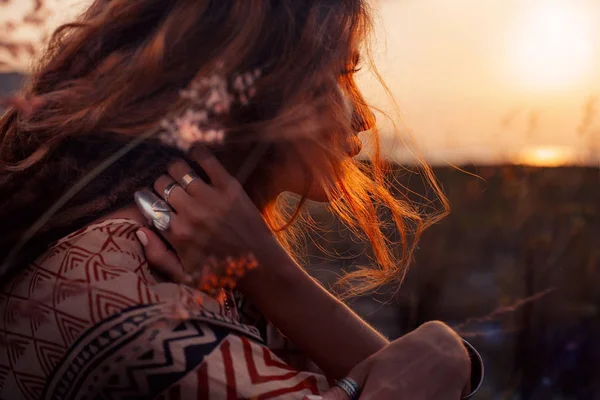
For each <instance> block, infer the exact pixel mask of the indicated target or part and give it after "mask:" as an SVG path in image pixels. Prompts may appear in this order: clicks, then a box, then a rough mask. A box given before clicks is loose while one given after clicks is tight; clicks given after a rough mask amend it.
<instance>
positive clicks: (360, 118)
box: [352, 103, 377, 133]
mask: <svg viewBox="0 0 600 400" xmlns="http://www.w3.org/2000/svg"><path fill="white" fill-rule="evenodd" d="M376 121H377V118H376V117H375V114H373V111H371V109H370V108H369V106H367V105H366V104H364V103H361V104H355V105H354V110H353V112H352V129H354V130H355V131H356V132H357V133H358V132H364V131H368V130H369V129H373V127H374V126H375V123H376Z"/></svg>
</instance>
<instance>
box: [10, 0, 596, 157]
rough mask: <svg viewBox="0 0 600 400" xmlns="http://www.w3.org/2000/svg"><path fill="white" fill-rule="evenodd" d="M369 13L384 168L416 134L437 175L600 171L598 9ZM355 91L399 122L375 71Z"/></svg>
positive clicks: (421, 5)
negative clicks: (526, 167)
mask: <svg viewBox="0 0 600 400" xmlns="http://www.w3.org/2000/svg"><path fill="white" fill-rule="evenodd" d="M85 1H86V0H51V2H53V3H60V2H63V3H65V4H69V6H68V7H66V8H65V11H66V12H64V13H61V16H64V15H68V13H69V10H73V8H72V7H71V5H72V4H77V3H79V4H81V3H85ZM11 2H12V4H13V7H14V9H15V10H16V8H19V7H20V8H26V7H27V4H29V3H32V1H31V0H11ZM9 3H10V2H9ZM374 4H375V5H376V9H377V11H378V12H377V32H376V33H377V35H376V39H375V61H376V64H377V65H378V67H379V69H380V71H381V72H382V74H383V76H384V78H385V81H386V83H387V84H388V86H389V88H390V89H391V91H392V93H393V96H394V97H395V99H396V100H397V102H398V104H399V106H400V107H399V111H400V113H401V115H402V121H403V123H402V128H401V129H400V130H399V131H397V132H394V129H393V128H392V127H391V126H390V124H389V123H387V122H385V119H384V118H383V117H380V118H379V120H380V126H381V127H382V131H383V133H384V135H385V138H386V143H387V144H388V146H386V149H387V150H388V156H390V157H392V158H396V159H399V160H404V159H406V154H407V153H406V151H404V150H403V147H404V146H403V145H402V141H401V140H400V139H401V138H403V137H406V132H407V130H410V131H411V132H412V135H413V137H414V138H415V141H416V143H417V144H418V148H419V149H420V150H421V151H422V152H423V153H424V154H425V155H426V157H427V159H428V160H429V161H431V162H434V163H443V162H446V161H448V162H458V163H464V162H470V161H477V162H496V161H503V160H509V161H524V162H528V163H541V164H548V165H553V164H561V163H563V162H569V161H570V160H575V161H577V160H582V159H585V161H586V162H587V163H591V164H597V163H598V162H600V159H599V158H598V154H600V116H598V118H594V117H595V110H598V111H600V1H599V0H375V1H374ZM2 10H4V9H2ZM14 12H15V13H18V12H17V11H14ZM2 13H4V11H2V12H0V14H2ZM7 15H8V14H7V13H4V15H3V16H0V23H2V22H3V21H2V20H3V19H5V18H7ZM1 57H2V54H0V58H1ZM360 83H361V86H362V87H363V90H364V91H365V92H366V94H367V97H368V99H369V100H370V101H371V102H372V103H374V104H376V105H379V106H381V107H382V108H383V109H384V110H386V111H387V112H388V113H391V114H393V113H394V108H393V107H391V105H390V103H389V102H388V101H386V100H385V97H384V96H383V95H382V91H381V90H380V89H378V87H379V86H378V85H377V84H376V83H375V82H373V78H372V77H371V76H370V75H369V74H368V71H365V72H364V73H361V74H360ZM596 99H597V100H596ZM586 110H587V111H586ZM586 113H587V115H586ZM394 119H395V120H396V121H399V119H398V118H397V117H394ZM593 146H595V149H593V148H592V147H593Z"/></svg>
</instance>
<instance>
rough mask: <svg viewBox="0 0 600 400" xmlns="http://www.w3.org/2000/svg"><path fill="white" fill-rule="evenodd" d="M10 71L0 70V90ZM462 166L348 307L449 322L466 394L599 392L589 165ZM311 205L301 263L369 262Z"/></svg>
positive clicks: (331, 272)
mask: <svg viewBox="0 0 600 400" xmlns="http://www.w3.org/2000/svg"><path fill="white" fill-rule="evenodd" d="M20 81H21V78H20V77H19V76H18V75H7V74H4V75H2V74H0V94H2V93H4V94H6V93H9V92H10V91H12V90H15V89H16V88H18V86H19V85H20ZM465 169H466V170H467V172H469V173H472V174H474V175H476V176H473V175H471V174H468V173H466V172H461V171H459V170H457V169H455V168H450V167H440V168H435V173H436V175H437V177H438V178H439V180H440V181H441V183H442V185H443V187H444V190H445V192H446V194H447V195H448V197H449V199H450V202H451V205H452V214H451V215H450V216H449V217H448V218H446V219H445V220H444V221H443V222H441V223H439V224H438V225H435V226H433V227H431V228H430V229H429V230H428V231H427V232H426V233H425V234H424V236H423V238H422V240H421V242H420V245H419V250H418V251H417V253H416V262H415V264H414V265H413V266H412V267H411V269H410V272H409V273H408V276H407V278H406V280H405V283H404V285H403V286H402V288H401V289H400V290H399V291H398V292H397V293H394V291H393V288H383V289H382V290H381V293H380V294H378V295H375V296H369V297H364V298H359V299H355V300H353V301H351V305H352V307H353V308H354V309H355V310H356V311H357V312H358V313H359V314H360V315H362V316H363V317H364V318H366V319H367V320H368V321H369V322H370V323H372V324H373V325H374V326H375V327H376V328H377V329H379V330H380V331H382V332H383V333H384V334H386V335H387V336H388V337H390V338H395V337H398V336H400V335H402V334H403V333H405V332H408V331H410V330H412V329H414V328H416V327H417V326H419V325H420V324H422V323H423V322H425V321H428V320H432V319H437V320H442V321H444V322H446V323H448V324H450V325H451V326H453V327H455V328H456V329H457V330H458V331H459V332H460V333H461V334H462V335H463V336H464V337H465V338H467V339H468V340H470V341H471V342H472V343H473V344H474V345H475V346H476V347H477V348H478V349H479V350H480V351H481V353H482V356H483V357H484V360H485V366H486V370H487V371H486V380H485V384H484V387H483V388H482V389H481V391H480V393H479V394H478V395H477V396H476V399H527V400H529V399H532V400H537V399H544V400H546V399H586V400H587V399H600V344H599V343H598V339H600V289H599V286H600V243H599V238H600V169H599V168H526V167H519V166H493V167H490V166H486V167H475V166H466V167H465ZM403 171H404V170H402V169H398V170H397V174H398V176H397V177H398V179H399V180H400V181H401V182H403V183H405V184H406V185H407V186H408V187H409V188H411V189H413V190H415V191H417V192H420V193H424V192H425V189H424V188H423V186H422V185H421V183H420V180H418V179H412V180H409V179H408V177H407V176H410V174H406V173H405V172H403ZM310 210H311V214H312V216H313V218H314V219H315V220H316V222H317V223H318V224H320V225H322V226H324V227H326V228H327V231H326V232H320V233H319V234H314V233H313V234H309V235H307V245H306V247H307V250H308V257H307V259H306V261H307V264H308V268H309V270H310V271H311V273H313V274H314V275H315V276H317V277H318V278H319V279H320V280H321V281H323V282H324V283H326V284H329V283H331V282H332V281H334V280H335V277H336V275H337V274H339V273H340V271H341V269H343V268H344V269H348V268H352V266H353V265H356V264H360V263H365V262H367V261H368V258H367V255H368V249H367V248H366V247H365V246H364V244H361V243H360V242H356V241H354V240H353V237H352V235H350V234H349V233H348V232H347V231H346V230H345V229H344V228H343V227H342V226H341V224H340V223H339V222H338V221H336V220H335V218H333V217H332V215H331V214H330V213H329V212H328V211H327V210H326V208H325V207H323V206H319V205H311V206H310ZM317 245H321V246H323V247H325V248H326V249H327V250H328V251H335V252H336V253H337V254H339V255H340V257H338V258H337V259H333V258H332V257H331V255H327V254H324V253H323V252H322V251H320V250H319V249H318V246H317ZM432 379H434V378H432Z"/></svg>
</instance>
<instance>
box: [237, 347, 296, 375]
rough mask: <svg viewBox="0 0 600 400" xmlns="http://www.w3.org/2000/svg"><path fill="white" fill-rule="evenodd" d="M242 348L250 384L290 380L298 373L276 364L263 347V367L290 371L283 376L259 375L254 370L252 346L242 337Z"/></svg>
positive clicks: (288, 367) (287, 366)
mask: <svg viewBox="0 0 600 400" xmlns="http://www.w3.org/2000/svg"><path fill="white" fill-rule="evenodd" d="M240 339H241V341H242V344H243V347H244V356H245V358H246V366H247V367H248V375H249V376H250V380H251V381H252V383H254V384H256V383H265V382H269V381H284V380H287V379H291V378H293V377H294V376H296V375H298V374H299V372H298V371H294V370H293V369H292V368H291V367H290V366H289V365H287V364H282V363H281V362H277V361H275V360H273V359H272V358H271V354H270V352H269V350H268V349H267V348H265V347H263V359H264V361H265V365H267V366H270V367H273V366H275V367H280V368H282V369H285V370H291V372H288V373H287V374H283V375H260V373H259V372H258V369H257V368H256V364H255V363H254V356H253V353H252V345H251V344H250V341H249V340H248V339H246V338H244V337H242V338H240Z"/></svg>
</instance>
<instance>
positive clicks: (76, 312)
mask: <svg viewBox="0 0 600 400" xmlns="http://www.w3.org/2000/svg"><path fill="white" fill-rule="evenodd" d="M368 28H369V18H368V10H367V6H366V3H365V2H364V1H362V0H337V1H333V0H332V1H313V2H298V1H295V0H278V1H270V0H253V1H241V0H230V1H209V0H203V1H197V0H168V1H167V0H153V1H144V2H131V1H129V0H111V1H106V0H96V1H95V2H94V3H93V5H92V6H91V8H90V9H89V10H88V11H87V12H86V14H85V15H84V16H83V17H82V18H81V20H80V21H79V22H77V23H74V24H70V25H67V26H65V27H63V28H62V29H61V30H59V32H58V33H57V35H56V36H55V38H54V40H53V42H52V44H51V46H50V49H49V51H48V53H47V55H46V57H45V59H44V60H43V61H42V62H41V64H40V66H39V69H38V71H37V72H36V73H35V74H34V75H33V77H32V79H31V82H30V84H29V87H28V89H27V92H26V97H28V98H32V99H35V103H36V105H37V107H36V109H35V112H33V113H25V112H23V111H19V110H17V109H11V110H9V111H8V112H7V114H6V115H5V116H4V117H3V119H2V121H1V123H0V139H1V145H0V164H1V165H2V166H3V172H2V175H1V176H0V191H1V193H3V198H2V199H1V204H0V205H1V207H0V220H2V221H3V222H4V227H5V228H4V229H3V231H2V233H1V235H0V249H1V252H0V254H1V255H3V258H4V259H3V264H2V266H3V267H2V271H0V272H1V273H2V295H1V297H0V305H1V307H0V310H2V311H1V313H2V315H3V319H2V322H1V323H2V325H0V329H1V331H2V333H3V334H4V335H3V336H4V342H5V346H4V349H3V351H4V352H5V353H4V354H3V357H2V358H0V360H1V361H0V382H2V384H1V389H0V398H28V399H29V398H31V399H34V398H40V397H44V398H56V399H66V398H87V397H90V396H95V397H98V396H101V397H105V398H111V399H112V398H121V397H123V398H124V397H136V398H187V397H194V398H227V399H234V398H301V397H302V396H304V395H310V394H312V395H318V394H321V393H324V392H326V391H327V390H328V389H329V387H330V383H331V382H332V380H335V379H340V378H343V377H345V376H346V375H348V374H350V378H351V380H348V379H346V380H343V379H342V380H341V381H338V387H335V388H333V389H332V391H330V392H329V393H327V394H326V395H325V396H339V395H342V396H354V395H355V394H356V393H355V392H356V390H357V388H356V387H354V386H353V385H356V386H358V387H360V388H361V389H362V390H363V396H364V397H367V398H368V397H369V396H375V398H386V397H388V396H389V397H388V398H396V396H398V395H402V396H406V397H408V398H412V399H417V398H444V397H447V398H458V397H460V393H462V392H465V393H466V389H467V386H468V380H469V379H468V378H469V368H470V363H469V358H468V354H467V351H466V350H465V348H464V347H463V345H462V343H461V342H460V340H459V339H458V338H457V337H456V335H454V334H453V333H452V332H451V331H450V330H449V329H448V328H446V327H445V326H443V325H441V324H438V323H433V324H427V325H425V326H424V327H422V328H420V329H418V330H417V331H415V332H413V333H411V334H409V335H407V336H406V337H404V338H401V339H400V340H397V341H395V342H394V343H392V344H388V342H387V340H386V339H385V338H383V337H382V336H381V335H379V334H378V333H377V332H375V331H374V330H373V329H372V328H370V327H369V326H368V325H366V324H365V323H364V322H363V321H361V320H360V319H359V318H358V317H356V316H355V315H354V314H353V313H352V312H351V311H350V310H349V309H348V308H346V307H345V306H344V305H343V304H342V303H341V302H340V301H338V300H337V299H335V298H334V297H332V296H331V295H329V294H328V293H327V292H326V291H324V290H323V289H322V288H321V287H320V286H319V285H317V284H316V283H315V282H314V281H313V280H312V279H311V278H310V277H309V276H308V275H306V274H305V273H304V272H303V271H302V269H301V268H300V267H298V265H297V264H296V262H295V261H294V260H293V258H292V257H291V256H290V253H289V250H290V249H291V248H290V246H291V245H292V243H293V240H292V239H293V236H292V235H291V231H290V229H288V227H289V224H290V223H291V221H290V220H285V219H284V217H283V216H282V213H281V211H280V210H279V208H278V204H277V201H276V200H277V198H278V196H279V194H280V193H282V192H284V191H291V192H295V193H297V194H300V195H301V196H302V201H301V202H300V203H301V204H302V202H303V201H304V200H305V199H313V200H319V201H330V202H331V205H332V208H333V209H334V210H335V211H336V212H337V213H338V215H339V216H340V217H341V218H342V219H343V220H344V221H345V222H347V224H348V225H349V226H350V227H351V228H354V229H355V230H357V231H358V230H362V231H364V233H365V236H366V238H367V239H368V240H369V241H370V242H371V243H372V244H373V249H374V255H375V258H376V261H377V263H376V265H377V268H374V269H366V268H365V269H360V270H358V271H357V272H355V273H353V274H350V275H348V276H347V277H346V278H345V281H343V282H342V283H347V282H353V283H354V285H353V286H351V290H350V293H353V294H357V293H365V292H368V291H369V290H372V289H373V288H375V287H377V286H378V285H380V284H382V283H386V282H390V281H394V280H397V279H400V278H401V276H402V273H403V271H404V268H405V266H406V265H407V263H408V262H409V261H410V259H411V253H412V249H413V247H414V246H413V245H411V244H410V240H409V235H408V232H409V231H411V232H414V233H415V236H417V237H418V235H419V234H420V232H421V231H422V230H423V229H424V228H425V226H426V225H427V224H428V223H430V222H431V221H429V222H428V221H425V220H423V219H422V217H421V216H420V215H419V213H418V212H416V210H415V209H414V208H413V207H411V206H410V204H408V203H407V202H405V201H401V200H398V199H395V198H393V197H392V196H391V194H390V192H389V191H388V190H387V189H386V182H385V181H384V178H383V177H384V175H383V173H384V171H383V169H382V168H381V167H379V162H378V159H377V157H376V158H375V160H374V162H373V163H372V165H373V167H371V170H366V167H365V166H363V165H361V164H358V163H357V162H355V161H354V160H353V159H352V158H351V157H352V156H353V155H355V154H356V153H357V152H358V151H359V150H360V144H359V141H358V139H357V137H356V133H358V132H359V131H363V130H367V129H369V128H371V127H372V123H373V121H372V120H373V116H372V114H371V113H370V111H369V109H368V107H367V106H366V104H365V102H364V101H363V99H362V97H361V96H360V93H359V92H358V90H357V88H356V86H355V84H354V81H353V77H352V74H353V72H354V71H355V70H356V69H357V64H358V52H359V49H360V47H361V44H362V43H363V40H364V38H365V36H366V34H367V32H368ZM256 70H259V71H260V76H259V75H257V74H255V73H254V72H253V71H256ZM247 71H252V72H251V73H249V74H248V73H247ZM210 76H216V77H217V78H218V77H223V79H224V81H225V82H226V83H225V84H224V85H221V84H220V83H219V82H220V81H219V79H216V80H211V79H208V80H206V79H207V78H205V77H210ZM236 76H237V77H238V78H239V77H242V78H243V79H242V81H243V82H245V83H246V84H248V87H242V88H237V83H239V79H237V80H236V79H235V77H236ZM249 77H251V78H252V79H247V78H249ZM198 79H200V80H199V81H198ZM190 82H192V83H194V82H196V83H197V84H198V85H199V86H200V87H201V86H202V84H203V83H206V82H209V83H211V82H212V83H215V82H216V83H215V85H216V86H217V89H215V90H217V92H219V93H221V94H223V93H222V90H221V89H223V88H226V87H229V86H231V87H236V88H237V89H239V90H238V91H237V97H236V99H237V100H235V101H234V100H232V101H224V102H217V103H216V106H215V103H213V104H212V106H210V107H208V109H206V110H205V109H200V110H194V111H195V112H200V113H203V112H205V113H204V114H202V115H205V116H207V115H210V116H211V117H214V120H213V119H210V121H208V122H209V123H208V125H211V126H208V125H207V126H204V127H203V128H207V129H208V128H210V132H213V133H214V132H216V131H218V132H226V134H225V136H224V137H223V138H222V140H219V139H218V138H219V137H220V135H216V134H213V135H211V140H208V139H207V138H208V136H207V135H205V136H202V137H203V138H204V139H203V140H202V141H203V142H204V143H203V144H204V145H205V146H206V147H207V148H208V151H207V150H206V149H203V148H200V147H199V146H197V143H190V141H189V140H188V141H186V140H183V139H185V138H188V139H189V137H193V138H199V137H200V136H198V134H199V133H201V132H199V130H198V129H197V127H196V128H194V126H192V125H190V124H187V125H186V124H185V122H186V121H187V122H189V121H188V120H185V118H184V117H182V116H185V115H189V113H188V114H186V113H187V111H189V110H190V99H193V98H195V97H194V96H193V95H194V92H193V91H192V89H193V88H194V87H196V86H194V85H193V84H192V85H190ZM242 86H243V85H242ZM185 88H188V90H184V89H185ZM196 88H197V87H196ZM182 91H183V92H182ZM182 93H183V94H182ZM186 93H187V94H186ZM190 93H191V94H190ZM196 94H197V93H196ZM210 99H212V97H210V98H209V99H208V100H210ZM186 110H187V111H186ZM168 115H176V116H177V115H179V117H177V118H174V119H169V117H167V119H166V120H165V116H168ZM194 115H199V114H194ZM169 122H172V123H174V124H175V125H176V128H177V129H171V127H172V126H173V124H169ZM204 122H207V120H204ZM212 125H214V126H212ZM184 128H185V129H184ZM207 142H208V143H207ZM375 142H376V141H375ZM190 149H191V150H190ZM125 150H127V151H125ZM188 150H189V151H188ZM213 155H214V156H216V157H217V158H218V161H217V159H216V158H214V156H213ZM107 161H110V162H107ZM221 164H222V165H223V166H224V167H222V166H221ZM194 171H195V174H194V173H193V172H194ZM96 172H98V174H96ZM199 177H200V178H202V179H199ZM233 177H235V179H234V178H233ZM82 179H83V180H82ZM432 182H433V183H434V181H432ZM81 183H85V184H81ZM434 185H435V183H434ZM149 187H154V189H155V192H156V193H155V195H160V196H162V197H163V198H164V200H167V202H166V203H167V204H165V203H162V204H160V205H161V206H162V210H163V211H162V212H161V211H159V213H158V214H157V213H156V210H154V214H152V213H150V214H148V213H146V214H144V213H142V212H141V211H140V209H138V208H137V207H136V205H135V204H133V202H132V199H133V196H134V193H136V192H137V193H138V196H137V198H138V200H139V202H138V204H139V205H141V206H142V208H143V206H144V205H146V206H147V205H148V204H147V203H144V198H145V197H144V196H152V194H151V193H150V192H148V191H146V192H140V191H142V190H144V188H149ZM6 193H8V194H10V196H4V194H6ZM63 200H64V201H63ZM63 203H64V204H63ZM157 204H158V203H157ZM377 204H382V205H384V206H386V207H387V208H388V209H389V210H390V211H389V212H390V213H391V215H392V216H393V219H394V221H395V223H396V224H397V227H398V229H399V232H400V233H401V234H402V235H401V236H402V243H401V244H400V245H399V246H397V248H398V249H401V251H400V255H399V256H398V257H396V256H395V254H394V251H392V250H394V245H392V244H390V243H388V241H387V240H386V239H385V238H384V236H383V234H382V233H381V228H380V226H381V225H382V221H379V219H378V217H377V213H376V205H377ZM167 207H168V208H167ZM48 210H50V211H52V212H48ZM146 211H148V210H146ZM160 213H162V214H160ZM159 214H160V215H159ZM152 215H154V216H155V217H156V216H159V217H161V218H166V219H164V220H152V221H150V222H152V225H148V222H149V221H148V216H152ZM293 217H295V215H292V218H293ZM145 224H146V226H144V225H145ZM150 227H152V228H160V231H159V232H157V231H156V230H154V229H149V228H150ZM158 233H160V235H161V236H162V239H164V240H165V241H166V243H165V242H163V241H162V239H161V238H159V236H158V235H157V234H158ZM23 238H25V239H27V240H24V239H23ZM248 255H249V256H248ZM207 256H210V258H207ZM226 257H232V258H231V259H227V260H228V261H227V262H228V263H235V262H237V261H240V260H242V261H243V260H246V263H242V262H241V261H240V263H239V265H237V264H236V265H237V266H238V267H239V269H241V270H244V271H241V272H245V270H246V269H249V267H250V266H251V265H250V264H252V263H254V262H257V264H258V267H257V268H254V269H252V270H251V271H248V272H247V273H245V274H244V276H243V277H241V276H240V277H239V278H240V279H239V282H237V283H238V289H239V292H240V293H241V294H242V295H243V296H239V295H237V294H234V293H233V292H231V291H228V290H227V291H219V292H217V293H210V294H213V296H209V293H207V292H208V291H212V290H213V289H215V288H216V289H219V288H221V287H222V286H227V285H222V284H218V285H212V286H211V285H209V286H205V284H206V282H209V283H210V278H211V276H207V274H206V271H209V270H210V271H212V269H210V268H209V267H210V266H213V267H214V266H217V267H218V266H220V265H222V264H223V262H222V261H223V260H224V259H225V258H226ZM207 260H208V261H207ZM236 260H237V261H236ZM149 262H150V263H151V264H153V265H154V267H155V269H156V270H158V271H160V272H162V273H163V274H157V273H155V272H152V271H151V270H150V268H149V266H148V263H149ZM225 264H227V263H225ZM229 266H230V265H228V267H229ZM211 268H212V267H211ZM217 270H219V271H220V269H218V268H217ZM230 270H231V271H233V270H232V269H231V268H230ZM236 271H238V270H236ZM236 271H233V272H231V273H230V274H229V275H228V276H230V277H233V276H235V275H236V274H235V272H236ZM164 275H167V277H164ZM239 275H242V273H240V274H239ZM212 279H214V280H215V281H216V278H214V277H213V278H212ZM199 281H201V282H203V285H202V286H200V284H199V283H200V282H199ZM230 286H231V285H230ZM199 288H200V289H203V290H204V292H203V291H199V290H198V289H199ZM223 293H224V295H223ZM236 293H237V292H236ZM249 304H253V306H250V305H249ZM257 311H258V312H257ZM262 315H264V316H265V317H266V319H267V320H269V321H270V322H271V323H272V324H273V325H274V326H275V327H276V328H277V330H275V329H273V328H269V326H270V325H266V324H265V323H264V319H263V318H262ZM279 331H280V332H282V333H283V334H284V335H285V336H286V337H287V338H289V339H291V341H293V342H295V343H296V344H297V345H298V346H299V348H300V349H301V350H302V351H303V352H304V353H306V354H307V355H308V356H309V357H310V358H311V359H312V360H313V361H314V362H315V363H316V364H317V366H318V367H320V369H321V370H322V371H323V374H324V375H323V374H320V373H313V372H309V369H308V367H307V366H306V365H304V364H303V363H301V362H299V361H301V360H298V359H299V358H301V357H295V356H296V355H297V352H295V351H294V350H293V349H292V348H290V347H289V344H288V341H287V339H284V338H282V337H281V336H279V335H278V332H279ZM278 344H279V346H277V345H278ZM277 347H279V348H277ZM282 347H283V348H282ZM276 354H277V355H276ZM278 355H279V356H278ZM284 359H285V360H286V361H287V362H284ZM292 365H293V366H292ZM432 374H435V375H434V376H435V380H434V381H433V383H431V382H427V383H426V384H425V383H424V381H425V380H428V379H429V378H431V376H432ZM325 376H326V377H327V378H328V379H329V380H328V379H327V378H325ZM399 382H400V383H401V385H400V386H397V385H398V384H399ZM348 385H350V387H348ZM343 388H345V391H344V390H343Z"/></svg>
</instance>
